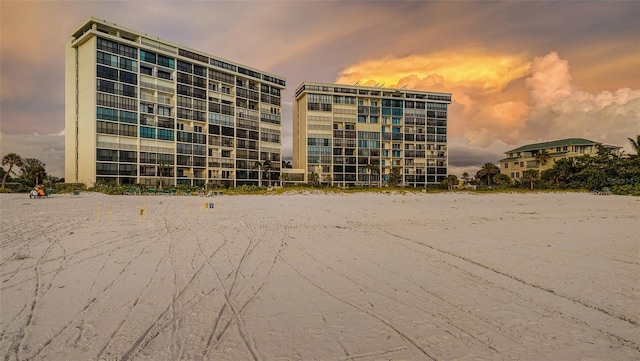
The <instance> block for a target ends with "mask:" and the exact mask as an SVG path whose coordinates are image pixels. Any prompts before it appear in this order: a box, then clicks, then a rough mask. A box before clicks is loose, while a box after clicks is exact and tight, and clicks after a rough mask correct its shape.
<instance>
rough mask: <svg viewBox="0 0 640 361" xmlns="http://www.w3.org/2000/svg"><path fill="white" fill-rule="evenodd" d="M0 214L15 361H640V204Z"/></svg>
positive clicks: (0, 340) (284, 202)
mask: <svg viewBox="0 0 640 361" xmlns="http://www.w3.org/2000/svg"><path fill="white" fill-rule="evenodd" d="M0 202H1V203H0V206H1V211H2V214H1V226H2V229H1V231H2V236H1V237H2V238H1V243H0V251H1V255H0V275H1V278H2V283H1V285H0V287H1V288H0V322H1V327H0V351H1V352H2V356H3V360H7V361H9V360H11V361H13V360H389V359H390V360H638V359H640V327H639V326H640V276H639V275H640V245H639V244H640V241H639V237H638V234H640V198H637V197H635V198H634V197H621V196H595V195H590V194H574V193H557V194H487V195H476V194H464V193H452V194H435V195H434V194H406V195H400V194H393V195H392V194H333V195H325V194H295V195H278V196H264V195H261V196H229V195H225V196H217V197H212V198H201V197H191V196H168V195H167V196H107V195H102V194H92V193H82V194H81V195H79V196H72V195H54V196H53V197H51V198H49V199H29V198H28V196H27V195H11V194H3V195H0ZM205 203H213V208H205V207H204V206H205ZM141 210H142V212H141Z"/></svg>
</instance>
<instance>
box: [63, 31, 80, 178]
mask: <svg viewBox="0 0 640 361" xmlns="http://www.w3.org/2000/svg"><path fill="white" fill-rule="evenodd" d="M71 42H72V41H71V40H69V41H68V42H67V43H66V44H65V48H64V49H65V53H64V57H65V65H64V66H65V71H64V74H65V77H64V86H65V113H64V126H65V132H66V134H65V139H64V146H65V153H64V178H65V181H66V182H68V183H78V165H77V163H76V159H77V158H76V155H77V150H78V148H77V147H76V144H77V143H76V141H77V137H76V135H77V133H76V127H77V125H76V83H75V82H76V49H75V48H74V47H72V46H71Z"/></svg>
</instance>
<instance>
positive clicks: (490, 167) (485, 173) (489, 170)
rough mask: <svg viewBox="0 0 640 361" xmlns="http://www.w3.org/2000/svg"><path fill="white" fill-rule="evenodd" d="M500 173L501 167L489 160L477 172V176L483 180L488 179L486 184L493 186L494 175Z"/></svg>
mask: <svg viewBox="0 0 640 361" xmlns="http://www.w3.org/2000/svg"><path fill="white" fill-rule="evenodd" d="M498 173H500V168H498V166H496V165H495V164H493V163H491V162H488V163H485V164H484V165H483V166H482V168H480V170H479V171H478V172H477V173H476V178H477V179H479V180H481V181H486V185H488V186H491V184H492V183H493V177H494V176H495V175H496V174H498Z"/></svg>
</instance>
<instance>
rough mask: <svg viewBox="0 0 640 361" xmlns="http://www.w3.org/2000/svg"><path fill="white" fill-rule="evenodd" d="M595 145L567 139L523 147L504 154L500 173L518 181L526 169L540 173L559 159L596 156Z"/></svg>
mask: <svg viewBox="0 0 640 361" xmlns="http://www.w3.org/2000/svg"><path fill="white" fill-rule="evenodd" d="M597 144H599V143H597V142H594V141H591V140H588V139H582V138H568V139H560V140H554V141H550V142H543V143H535V144H527V145H523V146H521V147H518V148H515V149H512V150H509V151H507V152H505V156H506V158H504V159H501V160H500V161H499V162H500V173H502V174H506V175H508V176H509V177H510V178H511V179H520V177H522V173H523V172H524V171H525V170H527V169H535V170H537V171H540V172H542V171H544V170H547V169H549V168H552V167H553V165H554V164H555V162H556V161H557V160H559V159H573V158H575V157H579V156H583V155H592V154H596V153H597V151H598V150H597V147H596V145H597ZM606 147H609V148H612V149H614V150H619V149H621V147H618V146H613V145H606Z"/></svg>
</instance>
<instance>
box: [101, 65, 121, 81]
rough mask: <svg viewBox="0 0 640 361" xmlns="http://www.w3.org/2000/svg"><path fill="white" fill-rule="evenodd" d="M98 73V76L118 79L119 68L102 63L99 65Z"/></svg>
mask: <svg viewBox="0 0 640 361" xmlns="http://www.w3.org/2000/svg"><path fill="white" fill-rule="evenodd" d="M97 75H98V78H105V79H111V80H118V70H117V69H112V68H107V67H106V66H102V65H98V69H97Z"/></svg>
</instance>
